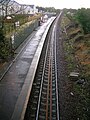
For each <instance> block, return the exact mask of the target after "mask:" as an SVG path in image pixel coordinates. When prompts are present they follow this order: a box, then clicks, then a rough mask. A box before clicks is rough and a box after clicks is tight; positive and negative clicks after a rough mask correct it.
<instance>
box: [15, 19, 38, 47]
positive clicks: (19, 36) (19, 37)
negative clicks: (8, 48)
mask: <svg viewBox="0 0 90 120" xmlns="http://www.w3.org/2000/svg"><path fill="white" fill-rule="evenodd" d="M38 25H39V22H38V21H35V22H33V23H31V24H29V25H27V26H26V27H25V28H23V29H22V30H21V31H20V32H16V33H15V34H14V42H13V46H14V49H16V48H18V47H19V45H20V44H21V43H22V42H23V41H24V40H25V39H26V38H27V37H28V36H29V35H30V34H31V33H32V31H33V30H34V29H35V28H37V27H38Z"/></svg>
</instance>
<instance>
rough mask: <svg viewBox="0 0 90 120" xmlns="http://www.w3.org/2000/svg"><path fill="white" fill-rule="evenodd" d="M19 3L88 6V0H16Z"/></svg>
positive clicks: (60, 7)
mask: <svg viewBox="0 0 90 120" xmlns="http://www.w3.org/2000/svg"><path fill="white" fill-rule="evenodd" d="M16 1H17V2H19V3H20V4H30V5H36V6H42V7H55V8H59V9H62V8H76V9H77V8H81V7H85V8H90V0H16Z"/></svg>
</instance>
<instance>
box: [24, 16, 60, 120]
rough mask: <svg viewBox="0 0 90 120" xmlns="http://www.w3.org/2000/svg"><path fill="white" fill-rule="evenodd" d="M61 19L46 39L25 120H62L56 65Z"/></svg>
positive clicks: (53, 26)
mask: <svg viewBox="0 0 90 120" xmlns="http://www.w3.org/2000/svg"><path fill="white" fill-rule="evenodd" d="M59 18H60V16H58V17H57V18H56V20H55V22H54V23H53V24H52V26H51V28H50V30H49V33H48V35H47V37H46V41H45V43H44V47H43V50H42V54H41V57H40V61H39V64H38V68H37V72H36V75H35V79H34V82H33V86H32V91H31V95H30V99H29V102H28V105H27V109H26V113H25V118H24V120H59V119H60V117H59V116H60V115H59V103H58V87H57V65H56V26H57V23H58V20H59Z"/></svg>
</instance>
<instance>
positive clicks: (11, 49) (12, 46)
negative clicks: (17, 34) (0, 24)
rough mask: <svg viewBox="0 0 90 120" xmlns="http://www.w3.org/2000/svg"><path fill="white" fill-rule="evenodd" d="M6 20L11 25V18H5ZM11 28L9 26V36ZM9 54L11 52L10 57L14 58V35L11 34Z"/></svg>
mask: <svg viewBox="0 0 90 120" xmlns="http://www.w3.org/2000/svg"><path fill="white" fill-rule="evenodd" d="M7 20H9V21H10V23H11V24H12V17H11V16H7ZM11 32H12V31H11V26H10V34H11ZM10 52H11V57H14V34H13V33H12V34H11V35H10Z"/></svg>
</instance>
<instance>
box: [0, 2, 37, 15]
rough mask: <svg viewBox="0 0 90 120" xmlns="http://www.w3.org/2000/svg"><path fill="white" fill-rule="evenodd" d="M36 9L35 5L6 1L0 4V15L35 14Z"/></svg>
mask: <svg viewBox="0 0 90 120" xmlns="http://www.w3.org/2000/svg"><path fill="white" fill-rule="evenodd" d="M36 13H38V9H37V8H36V6H35V5H25V4H19V3H18V2H16V1H14V0H10V1H6V2H4V3H3V4H0V15H3V16H5V15H11V14H36Z"/></svg>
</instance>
